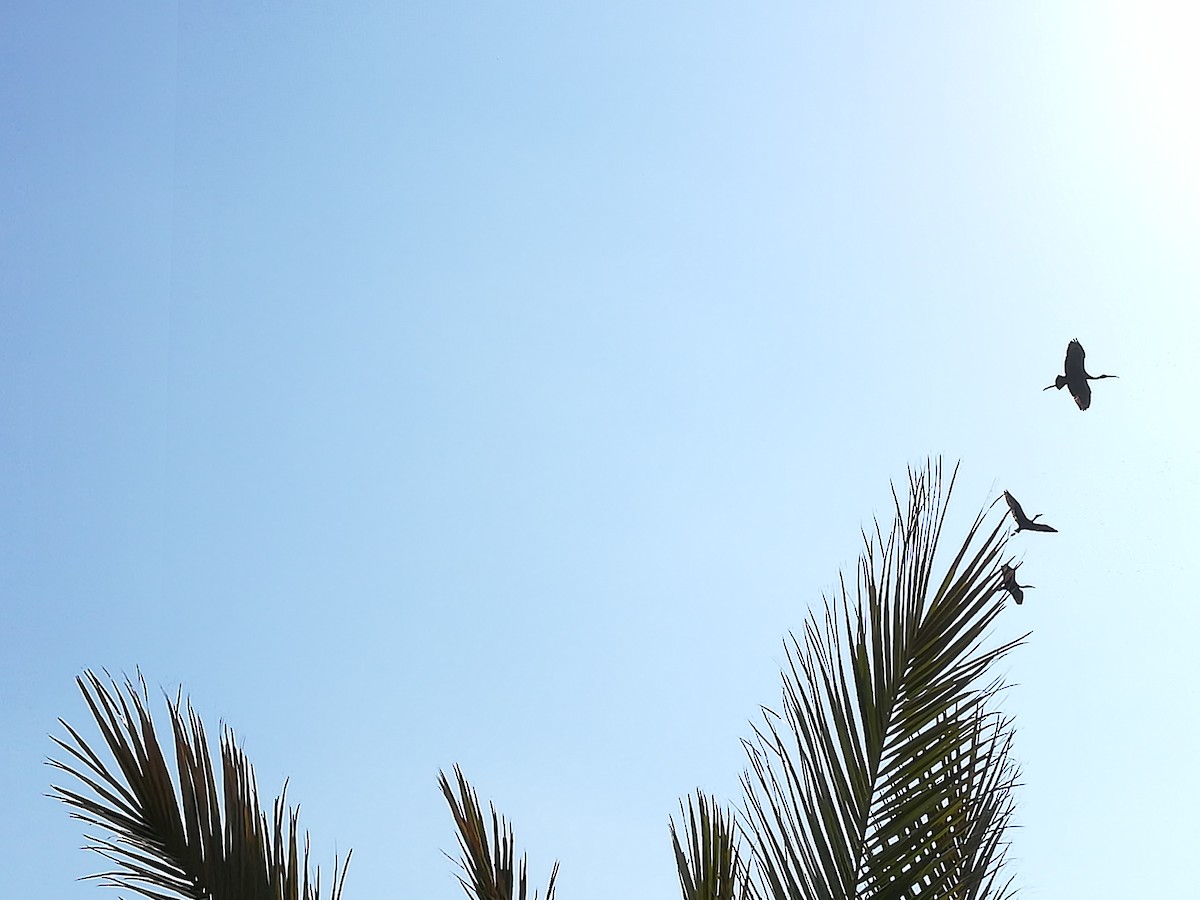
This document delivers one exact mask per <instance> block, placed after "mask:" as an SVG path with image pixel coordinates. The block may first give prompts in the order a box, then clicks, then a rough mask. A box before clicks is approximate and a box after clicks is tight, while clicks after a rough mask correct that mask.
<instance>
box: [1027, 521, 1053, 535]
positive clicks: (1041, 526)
mask: <svg viewBox="0 0 1200 900" xmlns="http://www.w3.org/2000/svg"><path fill="white" fill-rule="evenodd" d="M1025 530H1026V531H1053V532H1054V533H1055V534H1058V529H1057V528H1051V527H1050V526H1049V525H1047V524H1046V523H1045V522H1029V523H1027V524H1026V525H1025Z"/></svg>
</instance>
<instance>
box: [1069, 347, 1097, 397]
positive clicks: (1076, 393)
mask: <svg viewBox="0 0 1200 900" xmlns="http://www.w3.org/2000/svg"><path fill="white" fill-rule="evenodd" d="M1081 358H1082V351H1081ZM1079 367H1080V369H1082V368H1083V363H1080V364H1079ZM1067 386H1068V387H1069V388H1070V389H1071V396H1072V397H1074V398H1075V405H1076V406H1078V407H1079V408H1080V409H1081V410H1084V409H1087V408H1088V407H1089V406H1091V405H1092V386H1091V385H1090V384H1088V383H1087V379H1086V378H1080V379H1079V380H1078V381H1069V382H1068V383H1067Z"/></svg>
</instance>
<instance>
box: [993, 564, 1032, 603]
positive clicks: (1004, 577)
mask: <svg viewBox="0 0 1200 900" xmlns="http://www.w3.org/2000/svg"><path fill="white" fill-rule="evenodd" d="M1021 565H1022V563H1017V564H1016V565H1015V566H1010V565H1009V564H1008V563H1004V564H1003V565H1001V566H1000V587H1001V588H1003V589H1004V590H1006V591H1008V592H1009V593H1010V594H1012V597H1013V599H1014V600H1016V601H1017V606H1020V605H1021V604H1022V603H1024V602H1025V591H1026V590H1030V589H1032V588H1033V585H1032V584H1017V569H1019V568H1021Z"/></svg>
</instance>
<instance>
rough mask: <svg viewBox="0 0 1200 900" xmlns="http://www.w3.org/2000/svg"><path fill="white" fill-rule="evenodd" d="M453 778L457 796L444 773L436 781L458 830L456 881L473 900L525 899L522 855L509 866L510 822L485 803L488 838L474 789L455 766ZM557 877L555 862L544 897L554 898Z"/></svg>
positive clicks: (513, 850) (513, 845) (511, 857)
mask: <svg viewBox="0 0 1200 900" xmlns="http://www.w3.org/2000/svg"><path fill="white" fill-rule="evenodd" d="M454 777H455V780H456V781H457V787H458V794H457V796H456V795H455V792H454V788H453V787H451V785H450V781H449V780H448V779H447V778H446V773H445V772H439V773H438V784H439V785H440V787H441V789H442V793H443V794H445V795H446V802H447V803H449V804H450V812H451V814H452V815H453V816H454V825H455V827H456V828H457V829H458V846H459V848H460V849H461V850H462V858H461V859H460V860H459V861H458V864H459V866H460V867H461V868H462V870H463V872H464V873H465V875H460V876H458V880H459V882H460V883H461V884H462V886H463V890H464V891H466V892H467V896H468V897H473V898H475V900H527V884H526V859H525V857H524V856H522V857H521V861H520V864H519V865H518V867H517V868H516V869H514V868H513V860H514V858H515V855H516V842H515V841H514V840H513V831H512V825H511V824H510V823H509V822H508V821H507V820H506V819H505V818H504V817H503V816H501V815H500V814H499V813H497V812H496V807H495V806H492V805H490V804H489V806H490V808H491V813H492V817H491V818H492V823H491V829H490V830H491V835H492V837H491V840H490V841H489V840H488V830H489V829H488V827H487V823H486V822H485V821H484V818H483V808H482V807H481V806H480V805H479V797H478V795H476V793H475V789H474V788H473V787H471V785H470V784H469V783H468V782H467V779H466V777H465V776H464V775H463V773H462V769H460V768H459V767H458V766H455V767H454ZM493 848H494V851H495V855H494V856H493ZM451 858H453V857H451ZM557 878H558V863H555V864H554V867H553V868H552V869H551V870H550V882H549V884H548V885H547V886H546V897H545V900H554V882H555V880H556V879H557ZM533 896H534V900H537V891H534V892H533Z"/></svg>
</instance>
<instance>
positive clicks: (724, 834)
mask: <svg viewBox="0 0 1200 900" xmlns="http://www.w3.org/2000/svg"><path fill="white" fill-rule="evenodd" d="M679 810H680V820H681V822H682V828H683V832H684V837H685V838H686V841H687V843H686V847H685V845H684V844H683V842H681V840H680V837H679V833H678V832H677V831H676V830H675V822H674V821H672V822H671V823H670V828H671V844H672V846H674V848H675V863H676V866H677V867H678V870H679V885H680V887H681V888H682V890H683V900H756V897H757V895H756V894H755V893H754V884H753V882H752V881H751V880H750V877H749V871H748V869H747V867H746V862H745V860H744V858H743V857H742V854H741V848H740V846H739V841H738V835H737V832H736V830H735V829H736V825H735V823H734V820H733V817H732V816H731V815H729V813H727V812H725V811H724V810H722V809H721V808H720V807H719V806H717V804H716V801H714V800H712V799H711V798H709V797H706V796H705V795H704V794H702V793H700V792H699V791H697V792H696V797H695V799H694V800H693V798H691V797H689V798H688V803H687V806H686V807H685V806H684V805H683V803H682V802H680V804H679Z"/></svg>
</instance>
